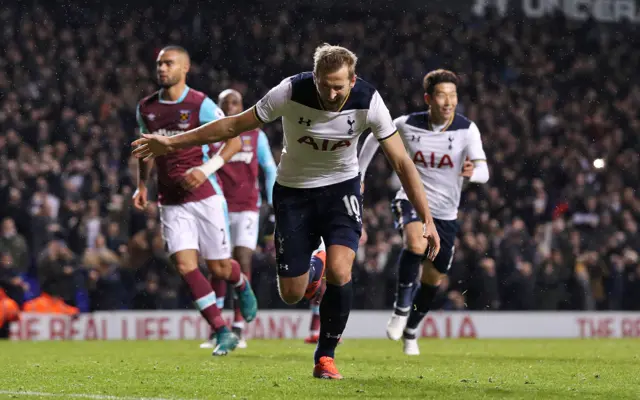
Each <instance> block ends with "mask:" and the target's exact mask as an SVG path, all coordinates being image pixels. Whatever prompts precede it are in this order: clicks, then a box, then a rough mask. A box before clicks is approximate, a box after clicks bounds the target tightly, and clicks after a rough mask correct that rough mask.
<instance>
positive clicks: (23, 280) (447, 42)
mask: <svg viewBox="0 0 640 400" xmlns="http://www.w3.org/2000/svg"><path fill="white" fill-rule="evenodd" d="M374 3H375V4H376V5H377V7H376V10H377V11H375V12H372V11H368V9H367V4H374ZM480 3H481V2H474V4H475V5H474V4H472V2H463V1H459V2H456V1H448V2H446V3H445V2H442V1H437V2H429V7H427V6H425V5H424V4H419V2H417V1H414V2H406V4H405V5H404V6H403V7H402V8H399V7H396V6H394V5H393V3H392V2H382V1H377V0H371V1H370V2H367V3H361V2H359V3H356V4H353V5H352V6H351V5H350V4H349V2H340V6H339V7H338V6H337V5H336V4H334V2H314V1H308V2H306V4H307V5H303V2H288V3H285V2H279V3H277V4H276V3H272V2H267V1H265V2H256V3H246V4H245V3H242V2H234V3H233V4H232V3H231V2H226V3H225V2H221V3H217V2H216V3H213V2H197V1H193V2H185V3H184V4H183V3H176V2H169V1H153V2H151V1H140V2H138V1H135V2H130V3H124V2H109V4H104V3H103V2H80V1H65V2H40V3H37V2H31V1H27V2H16V1H13V2H4V3H3V7H2V9H1V10H0V35H1V37H0V49H1V53H0V202H1V204H2V207H1V208H0V214H1V217H2V218H3V222H2V227H1V229H2V232H1V233H2V235H0V236H1V237H0V253H1V257H0V285H1V286H2V287H3V288H4V289H5V291H6V292H7V294H9V296H11V297H12V298H14V299H15V300H16V301H18V302H19V303H20V304H22V303H23V302H24V301H25V299H29V298H32V297H34V296H36V295H37V294H38V293H39V291H40V290H44V291H47V292H48V293H50V294H52V295H56V296H60V297H62V298H63V299H64V300H65V301H66V302H67V303H68V304H71V305H75V306H77V307H79V308H80V309H81V310H82V311H92V310H114V309H139V308H143V309H160V308H162V309H176V308H190V307H191V302H190V300H189V297H188V295H187V293H186V292H185V291H184V290H183V288H182V283H181V280H180V278H179V277H178V276H177V274H175V273H173V272H172V269H171V268H170V265H169V262H168V259H167V257H166V255H165V254H164V248H163V245H162V240H161V238H160V232H159V230H158V222H157V217H158V215H157V208H155V207H151V208H150V210H149V211H148V212H147V213H146V214H140V213H137V212H134V211H133V210H132V207H131V195H132V191H133V189H134V186H135V183H134V179H135V171H136V170H135V168H136V163H135V160H132V159H131V157H130V147H129V145H128V144H129V143H130V141H131V139H132V138H134V137H135V135H136V134H137V128H136V123H135V106H136V103H137V101H138V100H139V99H140V98H141V97H143V96H145V95H147V94H149V93H151V92H152V91H154V90H155V83H154V80H153V78H154V60H155V56H156V54H157V51H158V50H159V49H160V48H161V47H162V46H164V45H166V44H180V45H182V46H184V47H186V48H187V49H188V50H189V51H190V53H191V56H192V59H193V65H192V69H191V73H190V74H189V77H188V83H189V85H191V86H192V87H194V88H196V89H198V90H202V91H204V92H206V93H207V94H209V95H210V96H211V97H212V98H214V99H215V98H216V97H217V95H218V93H219V92H220V91H221V90H223V89H225V88H228V87H233V88H236V89H238V90H239V91H241V92H242V93H243V94H244V96H245V107H249V106H250V105H251V104H252V103H253V102H255V101H256V100H258V99H259V98H260V97H261V96H262V95H263V94H264V93H266V91H267V90H268V89H269V88H270V87H272V86H274V85H276V84H277V83H278V82H280V80H281V79H283V78H284V77H286V76H289V75H292V74H294V73H297V72H300V71H301V70H308V69H310V68H311V61H312V58H311V55H312V51H313V49H314V48H315V47H316V46H317V45H318V44H320V43H322V42H323V41H327V42H330V43H333V44H340V45H344V46H346V47H348V48H350V49H352V50H353V51H355V52H356V54H357V55H358V56H359V57H360V63H359V65H358V73H359V75H360V76H362V77H364V78H365V79H367V80H368V81H370V82H373V83H375V84H376V85H377V87H378V89H379V91H380V92H381V94H382V96H383V98H384V99H385V100H386V102H387V104H388V106H389V108H390V110H391V113H392V115H393V116H394V117H397V116H399V115H401V114H404V113H407V112H412V111H417V110H421V109H423V106H424V105H423V103H422V92H421V86H420V82H421V79H422V76H423V75H424V74H425V73H427V72H428V71H430V70H432V69H435V68H440V67H442V68H448V69H452V70H454V71H456V72H457V73H459V74H460V76H461V85H460V86H459V97H460V105H459V108H458V111H459V112H460V113H463V114H465V115H467V116H468V117H469V118H470V119H472V120H474V121H476V123H477V124H478V126H479V128H480V131H481V133H482V138H483V142H484V147H485V150H486V152H487V156H488V160H489V161H488V162H489V168H490V172H491V178H490V181H489V183H488V184H486V185H483V186H473V185H470V186H468V187H467V188H466V189H465V192H464V194H463V200H462V204H461V213H460V222H461V226H462V232H461V233H460V235H459V240H458V242H457V244H456V255H455V259H454V263H453V267H452V270H451V276H450V279H449V281H448V282H447V284H446V285H443V287H442V293H441V294H440V295H439V298H438V307H440V308H445V309H464V308H466V309H472V310H484V309H500V310H513V309H516V310H534V309H536V310H539V309H544V310H554V309H573V310H586V309H589V310H593V309H603V310H609V309H626V310H638V309H640V263H639V261H638V252H639V251H640V234H639V233H638V223H639V222H640V197H639V195H638V188H639V187H640V165H639V161H640V156H639V153H640V136H639V135H638V132H639V127H640V111H639V110H640V78H639V77H638V73H637V71H638V68H639V67H640V51H638V50H637V49H638V41H639V38H640V34H639V32H638V27H639V25H637V24H635V23H630V22H624V21H623V22H619V23H599V22H597V21H595V20H593V19H591V20H587V21H570V20H567V19H566V18H565V17H564V16H562V15H561V14H556V15H549V16H546V17H544V18H536V19H525V18H524V17H523V15H522V13H521V12H520V11H521V10H519V9H518V7H517V6H518V4H520V3H521V2H519V1H511V2H510V3H509V8H508V9H507V10H502V12H496V11H495V10H493V11H492V10H490V9H489V8H486V7H478V4H480ZM489 3H491V2H489ZM403 4H404V3H403ZM445 4H446V5H447V6H448V7H453V8H455V9H457V10H458V11H460V12H461V13H460V14H457V15H456V16H452V15H451V14H450V13H449V12H448V11H446V10H444V5H445ZM496 4H497V2H496ZM285 5H286V7H284V6H285ZM414 6H415V7H416V9H415V10H413V9H412V7H414ZM474 7H476V8H475V12H480V11H481V12H482V13H483V14H484V15H483V17H482V18H480V17H477V16H474ZM265 130H266V132H267V133H268V135H269V137H270V140H271V143H272V146H273V151H274V154H275V156H276V160H277V159H278V155H279V150H280V146H281V134H280V126H279V125H278V124H277V123H276V124H272V125H270V126H268V127H267V128H266V129H265ZM597 159H601V160H603V161H604V162H603V164H604V167H603V168H596V167H595V166H594V161H595V160H597ZM366 185H367V193H366V196H365V206H366V211H365V216H364V217H365V218H364V219H365V223H366V228H367V231H368V236H369V240H368V242H367V244H366V245H365V246H363V247H362V248H361V250H360V252H359V254H358V262H357V265H356V267H355V268H354V283H355V290H356V298H355V307H356V308H361V309H389V308H390V307H391V305H392V303H393V295H392V293H393V288H394V286H395V280H396V267H395V262H396V259H397V256H398V253H399V249H400V245H401V239H400V237H399V236H398V234H397V233H396V232H394V231H393V228H392V219H391V212H390V209H389V205H388V200H389V199H390V198H391V197H392V196H393V194H394V192H395V190H396V189H397V188H398V182H397V179H394V177H393V176H391V174H390V168H389V166H388V165H387V164H386V162H385V161H384V158H383V157H382V156H381V155H378V156H377V158H376V159H375V160H374V162H373V163H372V166H371V168H370V169H369V175H368V176H367V179H366ZM12 226H15V228H16V229H15V233H14V232H13V229H12ZM262 245H263V246H264V245H267V246H266V250H267V251H261V252H259V253H258V254H257V255H256V258H255V260H254V275H253V280H254V281H255V282H256V284H254V287H255V290H256V294H257V295H258V297H259V302H260V306H261V308H279V307H284V305H283V303H282V302H281V301H280V300H279V298H278V295H277V291H276V286H275V268H274V266H273V259H272V256H271V254H270V253H269V251H268V249H269V246H268V242H267V243H265V241H264V240H263V241H262ZM300 307H306V305H305V304H301V305H300Z"/></svg>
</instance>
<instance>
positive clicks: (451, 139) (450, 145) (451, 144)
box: [449, 135, 453, 150]
mask: <svg viewBox="0 0 640 400" xmlns="http://www.w3.org/2000/svg"><path fill="white" fill-rule="evenodd" d="M451 149H453V136H451V135H449V150H451Z"/></svg>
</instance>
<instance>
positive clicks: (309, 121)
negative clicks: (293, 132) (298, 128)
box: [298, 117, 311, 126]
mask: <svg viewBox="0 0 640 400" xmlns="http://www.w3.org/2000/svg"><path fill="white" fill-rule="evenodd" d="M298 123H299V124H300V125H302V124H307V126H311V120H310V119H308V120H306V121H305V120H304V117H300V121H298Z"/></svg>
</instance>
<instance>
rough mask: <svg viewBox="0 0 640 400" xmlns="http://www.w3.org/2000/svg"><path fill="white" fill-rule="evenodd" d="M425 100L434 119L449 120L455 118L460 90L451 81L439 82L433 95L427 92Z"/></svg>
mask: <svg viewBox="0 0 640 400" xmlns="http://www.w3.org/2000/svg"><path fill="white" fill-rule="evenodd" d="M424 99H425V102H426V103H427V104H428V105H429V109H430V111H431V114H432V116H433V119H435V120H437V121H448V120H450V119H451V118H453V114H454V113H455V112H456V106H457V105H458V90H457V88H456V85H455V84H453V83H451V82H444V83H439V84H437V85H436V86H435V88H434V89H433V95H428V94H425V97H424Z"/></svg>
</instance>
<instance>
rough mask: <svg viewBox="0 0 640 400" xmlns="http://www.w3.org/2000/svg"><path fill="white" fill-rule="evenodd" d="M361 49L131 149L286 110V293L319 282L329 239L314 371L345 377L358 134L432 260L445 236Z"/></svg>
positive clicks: (196, 140) (219, 132)
mask: <svg viewBox="0 0 640 400" xmlns="http://www.w3.org/2000/svg"><path fill="white" fill-rule="evenodd" d="M356 61H357V59H356V56H355V55H354V54H353V53H352V52H351V51H349V50H347V49H345V48H343V47H338V46H331V45H328V44H325V45H322V46H320V47H318V48H317V49H316V51H315V53H314V68H313V72H305V73H301V74H298V75H295V76H292V77H289V78H287V79H285V80H283V81H282V82H281V83H280V84H279V85H278V86H276V87H274V88H273V89H271V90H270V91H269V93H267V95H266V96H265V97H263V98H262V99H261V100H260V101H259V102H258V103H257V104H256V105H255V106H254V107H252V108H251V109H250V110H248V111H245V112H243V113H241V114H238V115H236V116H231V117H226V118H223V119H220V120H218V121H214V122H212V123H210V124H206V125H204V126H201V127H200V128H197V129H194V130H192V131H190V132H187V133H185V134H182V135H177V136H173V137H166V136H161V135H144V136H143V138H141V139H138V140H136V141H135V142H134V143H133V145H134V146H137V148H136V150H135V151H134V153H135V154H136V156H137V157H141V158H143V159H147V158H153V157H156V156H161V155H164V154H166V153H168V152H173V151H176V150H178V149H182V148H184V147H186V146H193V145H197V144H205V143H208V142H211V141H221V140H226V139H229V138H231V137H235V136H238V135H240V134H242V132H246V131H249V130H252V129H257V128H258V127H260V126H261V125H262V124H264V123H268V122H271V121H274V120H275V119H277V118H278V117H282V126H283V131H284V149H283V151H282V158H281V161H280V164H279V165H278V173H277V177H276V184H275V186H274V189H273V206H274V212H275V218H276V232H275V240H276V243H275V244H276V258H277V260H276V261H277V267H278V275H279V279H278V284H279V290H280V296H281V297H282V299H283V300H284V301H285V302H286V303H288V304H294V303H297V302H298V301H300V300H301V299H302V298H303V297H304V296H305V294H308V293H309V292H310V291H309V290H308V289H309V287H311V288H312V290H313V292H314V293H313V294H315V291H317V288H318V287H319V286H320V285H319V282H320V281H321V277H322V271H320V272H319V273H318V271H317V270H315V268H313V266H311V268H310V265H309V258H310V256H311V253H312V251H313V250H314V249H315V248H316V247H317V246H318V244H319V242H320V238H323V239H324V242H325V244H326V246H327V260H326V265H327V266H326V270H327V271H326V281H327V288H326V291H325V294H324V298H323V299H322V304H321V305H320V319H321V324H320V340H319V341H318V345H317V347H316V351H315V353H314V362H315V367H314V369H313V376H315V377H317V378H327V379H341V378H342V376H341V375H340V373H339V372H338V370H337V368H336V366H335V363H334V353H335V348H336V345H337V344H338V341H339V340H340V337H341V335H342V332H343V331H344V328H345V325H346V323H347V319H348V318H349V312H350V310H351V303H352V296H353V293H352V287H351V268H352V264H353V261H354V258H355V254H356V250H357V248H358V239H359V238H360V234H361V229H362V219H361V217H360V210H361V204H362V196H361V194H360V177H359V176H358V175H359V171H358V160H357V146H356V144H357V140H358V137H359V136H360V135H361V134H362V132H363V131H364V130H366V129H371V131H372V132H373V135H375V137H376V139H378V140H379V141H380V143H381V145H382V148H383V150H384V151H385V153H386V155H387V158H388V159H389V161H390V163H391V165H392V166H393V168H394V170H395V171H396V172H397V174H398V176H399V178H400V180H401V181H402V183H403V186H404V188H405V190H406V192H407V196H408V198H409V199H411V201H412V203H413V204H414V205H415V207H416V212H417V214H418V216H419V218H420V219H421V220H422V221H424V226H423V232H424V235H425V236H426V237H427V239H428V241H429V244H430V254H429V256H430V257H431V259H433V258H435V255H436V254H437V253H438V251H439V247H440V239H439V237H438V233H437V232H436V230H435V227H434V225H433V220H432V217H431V213H430V211H429V206H428V203H427V197H426V194H425V191H424V187H423V185H422V183H421V182H420V176H419V174H418V171H417V169H416V167H415V165H414V164H413V162H412V161H411V159H410V158H409V155H408V154H407V151H406V149H405V147H404V145H403V143H402V140H401V139H400V137H399V135H396V133H397V131H396V128H395V126H394V124H393V121H392V120H391V116H390V115H389V111H388V110H387V107H386V106H385V104H384V102H383V101H382V98H381V97H380V94H378V92H377V91H376V90H375V89H374V87H373V86H371V85H370V84H369V83H367V82H365V81H364V80H362V79H360V78H357V77H356V74H355V67H356Z"/></svg>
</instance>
